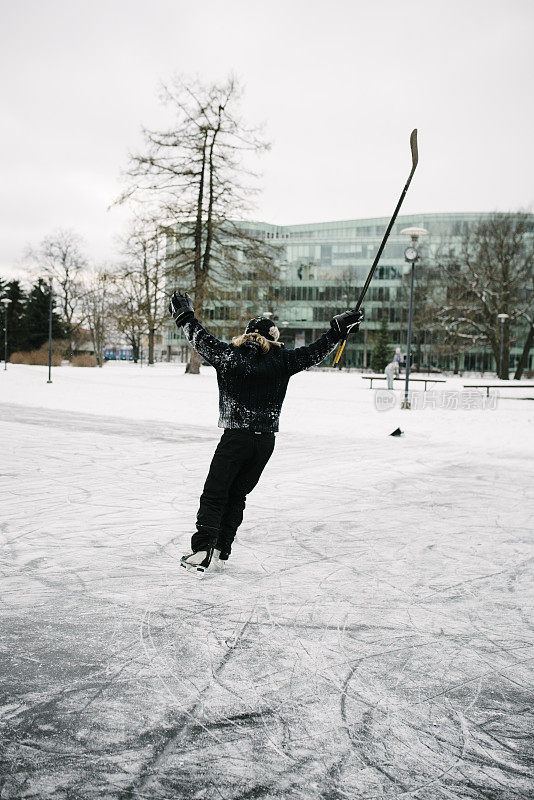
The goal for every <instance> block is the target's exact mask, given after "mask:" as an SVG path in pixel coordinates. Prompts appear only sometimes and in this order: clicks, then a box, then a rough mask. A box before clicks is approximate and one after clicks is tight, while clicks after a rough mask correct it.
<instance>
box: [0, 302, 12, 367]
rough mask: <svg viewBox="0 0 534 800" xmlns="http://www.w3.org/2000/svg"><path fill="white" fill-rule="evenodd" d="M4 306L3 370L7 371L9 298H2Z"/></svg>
mask: <svg viewBox="0 0 534 800" xmlns="http://www.w3.org/2000/svg"><path fill="white" fill-rule="evenodd" d="M2 303H3V304H4V370H6V369H7V307H8V305H9V304H10V303H11V300H10V299H9V297H4V298H3V300H2Z"/></svg>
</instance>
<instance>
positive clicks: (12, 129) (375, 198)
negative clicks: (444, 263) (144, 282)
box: [0, 0, 534, 276]
mask: <svg viewBox="0 0 534 800" xmlns="http://www.w3.org/2000/svg"><path fill="white" fill-rule="evenodd" d="M1 12H2V24H1V34H0V63H1V67H2V71H1V74H2V87H1V89H2V126H1V134H0V135H1V138H2V146H1V149H0V153H1V155H0V159H1V186H2V195H1V201H0V202H1V206H0V213H1V217H0V219H1V223H0V224H1V229H0V275H3V276H9V275H10V274H13V269H14V268H16V267H17V266H18V267H19V268H20V266H22V265H23V261H22V259H21V257H22V254H23V252H24V250H25V248H26V246H27V245H28V244H37V243H38V242H39V240H40V239H41V238H42V237H43V236H44V235H46V234H48V233H50V232H51V231H53V230H54V229H55V228H57V227H69V228H73V229H75V230H77V231H78V232H79V233H81V234H82V236H83V237H84V239H85V241H86V248H87V252H88V253H89V255H90V256H91V257H92V258H93V259H94V260H95V261H99V260H104V261H107V262H109V261H112V260H113V259H114V258H115V245H114V239H115V237H116V235H117V234H118V233H120V231H121V229H122V227H123V225H124V223H125V220H126V212H125V211H123V210H112V211H107V207H108V205H109V204H110V202H111V201H112V200H113V198H114V197H115V196H116V194H117V192H118V188H119V181H118V179H119V173H120V169H121V168H123V167H124V166H125V165H126V163H127V153H128V151H129V150H132V149H136V148H137V147H138V146H139V145H140V143H141V137H140V126H141V125H142V124H144V125H146V126H148V127H157V126H158V125H160V124H164V123H165V120H166V114H165V112H164V111H163V110H162V108H161V107H160V106H159V105H158V99H157V88H158V83H159V81H160V80H165V79H168V78H169V77H170V76H171V75H172V74H173V73H185V74H199V75H200V76H201V77H202V78H204V79H205V80H211V79H215V80H216V79H220V78H224V77H225V76H226V75H227V74H228V73H229V72H230V71H234V72H235V73H236V74H237V75H238V76H239V77H240V78H241V79H242V81H243V82H244V84H245V88H246V95H245V98H244V104H243V110H244V116H245V117H246V118H247V120H248V121H249V122H250V123H251V124H252V123H259V122H264V123H265V128H266V134H267V137H268V138H269V139H270V140H271V141H272V143H273V147H272V151H271V152H270V153H269V154H267V155H266V156H264V157H263V158H262V161H261V171H262V172H263V179H262V185H263V188H264V191H263V193H262V195H261V196H260V198H259V201H258V208H257V212H256V213H255V214H254V216H255V217H256V218H257V219H262V220H264V221H266V222H275V223H280V224H291V223H298V222H318V221H325V220H332V219H350V218H354V217H367V216H382V215H384V216H386V215H387V216H389V215H390V214H391V213H392V211H393V208H394V206H395V203H396V201H397V199H398V196H399V194H400V191H401V189H402V186H403V184H404V181H405V179H406V177H407V174H408V172H409V168H410V152H409V144H408V142H409V134H410V131H411V130H412V128H414V127H417V128H418V129H419V146H420V163H419V167H418V171H417V173H416V176H415V178H414V181H413V183H412V187H411V188H410V192H409V194H408V197H407V199H406V201H405V205H404V206H403V212H405V213H410V212H437V211H491V210H495V209H499V210H509V209H513V210H515V209H518V208H520V207H521V208H526V207H529V208H532V205H533V204H534V180H533V178H534V174H533V173H534V169H533V146H532V139H533V130H532V127H533V126H532V122H533V116H534V115H533V104H532V79H533V77H534V76H533V72H534V70H533V61H534V59H533V55H532V53H533V48H532V33H533V22H534V2H532V0H507V1H506V2H504V0H498V2H496V1H495V0H426V2H425V1H423V0H403V2H401V1H400V0H396V1H394V0H369V1H368V2H362V1H361V0H271V2H269V3H260V2H254V0H248V2H245V0H220V1H219V2H217V1H216V0H203V2H202V3H199V4H194V3H192V2H184V0H90V1H88V2H86V1H85V0H17V2H14V0H9V2H8V1H7V0H2V8H1Z"/></svg>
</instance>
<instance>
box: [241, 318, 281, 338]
mask: <svg viewBox="0 0 534 800" xmlns="http://www.w3.org/2000/svg"><path fill="white" fill-rule="evenodd" d="M245 333H259V334H260V336H263V337H264V338H265V339H267V340H268V341H269V342H277V341H278V339H279V338H280V331H279V330H278V328H277V327H276V325H275V324H274V322H273V321H272V319H269V318H268V317H254V319H251V320H250V322H249V323H248V325H247V327H246V328H245Z"/></svg>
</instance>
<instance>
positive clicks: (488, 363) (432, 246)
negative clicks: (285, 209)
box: [163, 213, 533, 372]
mask: <svg viewBox="0 0 534 800" xmlns="http://www.w3.org/2000/svg"><path fill="white" fill-rule="evenodd" d="M487 216H489V215H488V214H478V213H471V214H455V213H448V214H410V215H402V216H399V217H398V218H397V221H396V223H395V225H394V226H393V230H392V231H391V234H390V237H389V239H388V243H387V245H386V247H385V249H384V252H383V254H382V257H381V259H380V262H379V266H378V267H377V270H376V272H375V275H374V277H373V281H372V283H371V285H370V287H369V290H368V292H367V295H366V297H365V301H364V308H365V315H366V322H365V325H363V326H362V329H361V331H360V332H359V334H357V335H355V336H354V337H352V338H351V339H350V340H349V342H348V345H347V348H346V351H345V353H344V356H343V363H344V364H345V365H346V366H353V367H361V368H366V367H368V366H369V359H370V354H371V351H372V346H373V339H374V336H375V334H376V331H377V329H378V328H379V326H380V318H381V316H382V315H383V314H384V313H385V314H386V317H387V320H388V325H389V330H390V335H391V347H392V355H393V352H394V348H395V347H396V346H399V347H401V350H402V352H405V350H406V340H407V327H408V297H409V295H408V291H407V286H408V279H409V270H410V266H409V265H408V264H407V263H406V262H405V260H404V250H405V248H406V247H407V245H408V244H409V242H410V238H409V237H408V236H406V235H405V234H401V230H402V229H404V228H408V227H413V226H417V227H422V228H425V229H426V230H427V231H428V236H425V237H424V238H422V239H421V240H420V254H421V259H420V261H419V262H418V264H417V266H416V275H417V274H420V275H421V276H422V275H423V272H424V270H425V267H427V268H428V266H429V265H432V264H435V259H436V257H437V254H438V253H439V252H440V251H443V249H444V248H446V249H447V252H449V251H450V250H451V248H452V249H454V248H455V247H457V246H458V245H459V244H460V242H461V239H462V236H463V234H464V233H465V230H466V228H467V226H468V225H470V224H473V223H476V222H477V221H478V220H480V219H482V218H484V217H487ZM388 223H389V217H375V218H371V219H356V220H344V221H339V222H321V223H314V224H304V225H270V224H268V223H254V224H252V223H247V226H248V227H249V228H253V229H254V231H255V232H256V233H257V234H259V235H261V236H262V237H264V238H265V239H266V240H271V241H273V242H274V243H275V244H277V245H279V247H280V257H279V268H280V279H279V282H278V283H277V285H276V286H271V287H265V286H258V285H257V282H255V280H254V277H253V276H252V275H250V274H249V275H248V276H247V278H248V279H244V280H243V281H241V283H240V285H239V287H238V289H237V292H236V291H235V290H234V291H233V292H230V293H229V297H228V298H226V299H225V298H221V302H218V303H212V304H211V305H208V306H207V308H206V311H205V314H204V320H205V323H206V325H207V326H208V327H210V325H211V326H212V328H214V329H215V331H216V333H217V335H218V336H220V337H221V338H223V339H226V340H229V339H230V338H231V337H232V336H233V335H235V334H236V333H238V332H239V331H238V328H237V326H236V319H237V318H238V316H239V315H238V314H237V313H236V306H237V305H239V303H240V302H242V303H245V302H246V303H247V305H249V306H250V307H251V308H253V309H254V311H252V312H251V314H250V315H251V316H252V315H255V314H264V315H270V316H271V318H272V319H273V320H274V321H275V322H276V324H277V325H278V327H279V328H280V332H281V339H282V341H284V343H285V344H286V346H288V347H299V346H301V345H303V344H308V343H309V342H311V341H313V340H314V339H315V338H317V337H318V336H320V335H321V333H322V332H323V331H324V330H325V329H326V328H327V327H328V324H329V320H330V319H331V317H332V316H333V315H334V314H336V313H339V312H340V311H343V310H345V309H346V308H349V307H353V306H354V305H355V303H356V300H357V299H358V295H359V291H360V289H361V287H362V286H363V284H364V282H365V279H366V277H367V274H368V272H369V269H370V266H371V264H372V262H373V259H374V257H375V255H376V252H377V250H378V248H379V246H380V243H381V241H382V237H383V235H384V232H385V230H386V227H387V225H388ZM230 297H231V298H233V299H229V298H230ZM251 304H252V305H251ZM412 341H414V346H416V347H417V348H418V353H417V355H418V361H419V363H420V364H421V367H422V368H423V367H428V368H432V369H443V370H448V369H453V368H454V367H456V368H459V369H462V370H469V371H482V372H483V371H489V370H494V369H495V363H494V357H493V353H492V351H491V349H490V347H489V346H488V347H487V348H482V349H477V350H472V351H468V352H462V353H459V354H455V353H450V352H448V353H446V352H443V349H442V348H440V347H439V346H438V344H437V342H435V341H433V338H432V334H431V333H430V332H427V331H421V330H419V331H417V330H415V331H414V339H412ZM163 342H164V344H165V345H166V347H167V350H168V353H169V355H171V354H172V355H173V356H178V357H180V358H182V359H184V358H186V357H187V343H186V342H185V340H184V339H183V335H182V334H181V331H179V330H177V329H176V328H175V327H173V326H172V325H170V326H168V327H167V328H166V330H165V333H164V339H163ZM521 346H522V342H518V344H517V347H512V351H511V362H510V363H511V368H513V367H514V365H515V362H516V361H517V359H518V358H519V354H520V352H521ZM412 352H413V348H412ZM532 360H533V357H532V356H531V357H530V360H529V363H528V364H527V369H532V368H533V363H532ZM327 363H329V362H327Z"/></svg>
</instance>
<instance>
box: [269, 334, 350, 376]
mask: <svg viewBox="0 0 534 800" xmlns="http://www.w3.org/2000/svg"><path fill="white" fill-rule="evenodd" d="M339 339H340V337H339V334H336V332H335V331H334V330H332V328H330V330H329V331H327V332H326V333H323V335H322V336H320V337H319V338H318V339H316V340H315V342H312V343H311V344H309V345H307V346H306V347H297V348H295V350H283V351H282V353H283V358H284V361H285V364H286V369H287V371H288V372H289V374H290V375H296V374H297V372H302V370H304V369H309V368H310V367H314V366H315V365H316V364H320V363H321V361H324V359H325V358H326V357H327V355H328V354H329V353H331V352H332V350H333V349H334V347H335V346H336V344H337V343H338V342H339Z"/></svg>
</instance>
